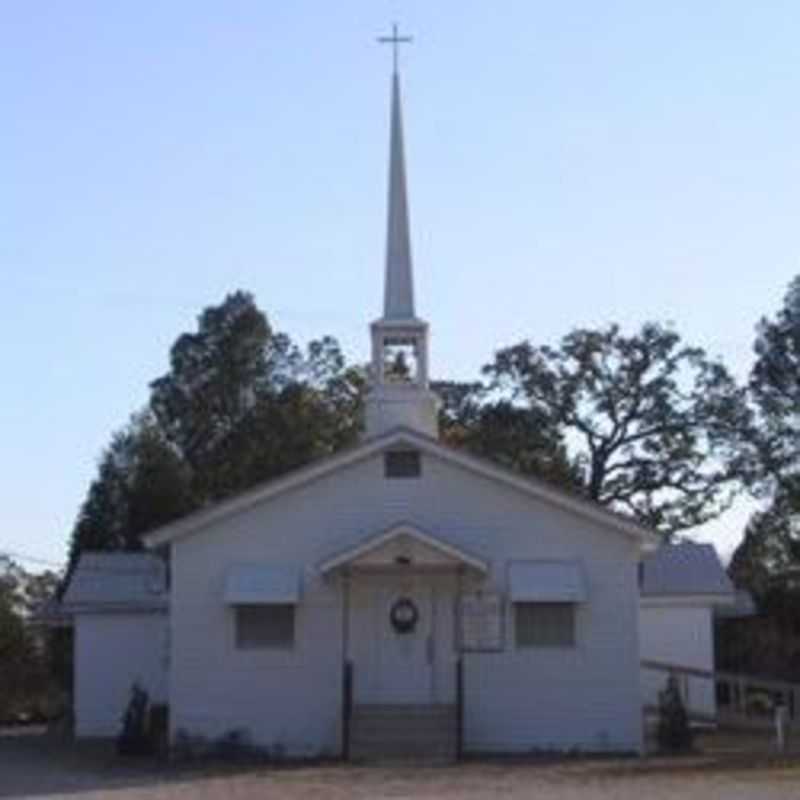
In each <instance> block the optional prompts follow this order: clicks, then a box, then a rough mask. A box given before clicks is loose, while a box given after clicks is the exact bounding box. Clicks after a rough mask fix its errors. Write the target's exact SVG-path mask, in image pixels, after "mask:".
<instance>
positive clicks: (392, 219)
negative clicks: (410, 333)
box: [383, 70, 414, 319]
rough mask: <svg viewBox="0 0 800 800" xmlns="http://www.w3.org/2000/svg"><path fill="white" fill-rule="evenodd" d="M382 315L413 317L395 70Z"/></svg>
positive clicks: (385, 316) (398, 102) (409, 248)
mask: <svg viewBox="0 0 800 800" xmlns="http://www.w3.org/2000/svg"><path fill="white" fill-rule="evenodd" d="M383 316H384V319H413V318H414V282H413V276H412V268H411V236H410V233H409V225H408V197H407V194H406V165H405V157H404V154H403V118H402V112H401V108H400V78H399V76H398V74H397V70H395V71H394V72H393V73H392V122H391V142H390V155H389V203H388V219H387V229H386V283H385V287H384V299H383Z"/></svg>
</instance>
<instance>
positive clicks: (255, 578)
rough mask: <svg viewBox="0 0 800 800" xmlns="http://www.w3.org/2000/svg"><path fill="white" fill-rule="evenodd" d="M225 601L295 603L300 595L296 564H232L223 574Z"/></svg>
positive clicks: (263, 603) (236, 602)
mask: <svg viewBox="0 0 800 800" xmlns="http://www.w3.org/2000/svg"><path fill="white" fill-rule="evenodd" d="M224 597H225V603H226V604H227V605H279V604H295V603H297V602H298V601H299V599H300V572H299V570H298V569H297V568H296V567H284V566H273V565H257V564H247V565H242V566H235V567H232V568H231V569H230V570H229V571H228V574H227V576H226V578H225V595H224Z"/></svg>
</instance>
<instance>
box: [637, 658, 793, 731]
mask: <svg viewBox="0 0 800 800" xmlns="http://www.w3.org/2000/svg"><path fill="white" fill-rule="evenodd" d="M641 665H642V668H643V669H649V670H654V671H656V672H666V673H668V674H670V675H674V676H675V677H676V678H679V679H680V681H681V694H682V696H683V701H684V703H685V704H686V706H687V711H689V713H690V715H693V716H700V715H702V713H703V712H697V711H695V710H693V709H691V702H690V698H689V685H690V678H696V679H700V680H703V681H710V682H711V683H712V684H713V686H714V690H715V693H716V696H717V709H716V717H717V720H718V721H719V720H721V719H723V718H724V719H725V720H726V722H727V721H728V720H732V721H734V722H735V721H736V720H737V719H738V720H740V721H746V722H748V723H749V722H750V721H752V720H753V717H754V716H756V717H758V716H759V714H758V713H757V712H756V713H755V714H754V712H753V709H752V708H751V705H750V701H749V698H751V697H752V696H753V694H754V693H767V694H768V695H771V696H772V701H771V702H772V703H778V704H780V705H783V706H784V707H785V708H786V710H787V713H788V720H789V721H790V722H791V723H793V724H797V722H798V718H800V683H790V682H789V681H779V680H774V679H772V678H759V677H758V676H756V675H745V674H739V673H735V672H716V671H711V670H706V669H698V668H696V667H687V666H684V665H682V664H670V663H667V662H664V661H653V660H650V659H642V661H641ZM721 692H722V694H721ZM767 707H768V708H769V707H770V706H767ZM645 710H649V707H648V706H646V707H645ZM760 716H761V718H762V721H763V720H764V719H765V717H764V715H763V714H761V715H760Z"/></svg>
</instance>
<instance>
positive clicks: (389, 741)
mask: <svg viewBox="0 0 800 800" xmlns="http://www.w3.org/2000/svg"><path fill="white" fill-rule="evenodd" d="M456 727H457V715H456V707H455V706H454V705H453V706H450V705H360V706H355V707H354V709H353V716H352V718H351V721H350V757H351V758H352V759H353V760H354V761H380V760H388V759H391V760H396V759H413V760H425V761H454V760H455V758H456V749H457V741H458V736H457V730H456Z"/></svg>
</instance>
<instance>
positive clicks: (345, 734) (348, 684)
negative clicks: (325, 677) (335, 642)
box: [342, 661, 354, 761]
mask: <svg viewBox="0 0 800 800" xmlns="http://www.w3.org/2000/svg"><path fill="white" fill-rule="evenodd" d="M353 671H354V670H353V662H352V661H345V662H344V672H343V675H342V757H343V758H344V759H345V761H347V760H348V759H349V758H350V727H351V725H350V722H351V720H352V717H353Z"/></svg>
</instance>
